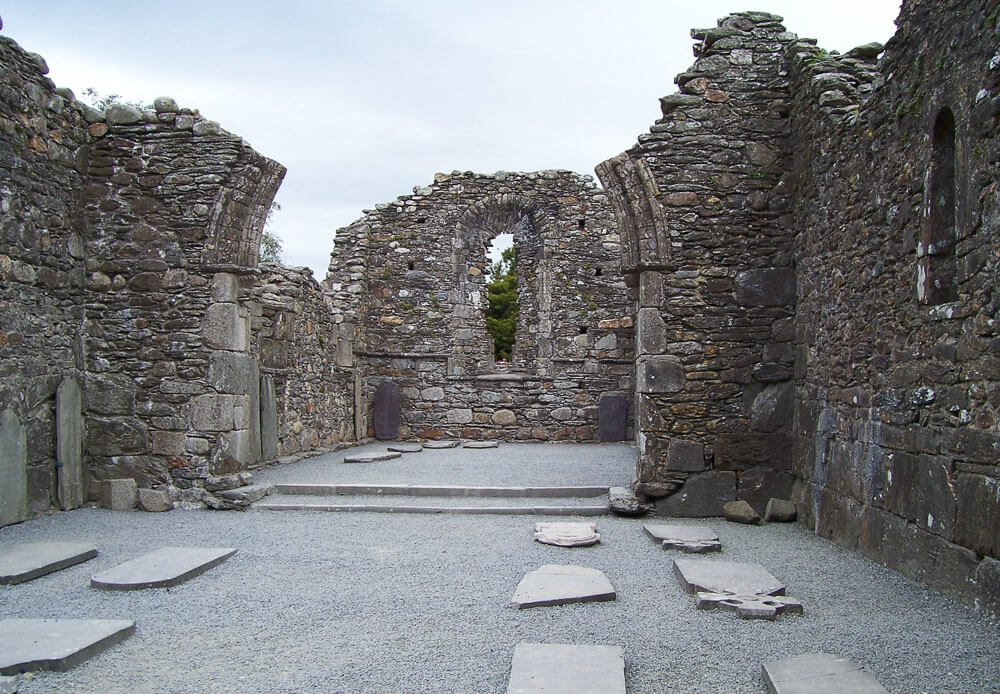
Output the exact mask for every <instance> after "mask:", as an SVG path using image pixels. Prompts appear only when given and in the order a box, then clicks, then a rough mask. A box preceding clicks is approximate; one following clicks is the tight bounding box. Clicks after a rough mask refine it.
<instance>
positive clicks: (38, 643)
mask: <svg viewBox="0 0 1000 694" xmlns="http://www.w3.org/2000/svg"><path fill="white" fill-rule="evenodd" d="M134 631H135V622H133V621H132V620H128V619H3V620H0V675H15V674H17V673H19V672H28V671H31V670H68V669H69V668H71V667H73V666H74V665H77V664H78V663H82V662H83V661H84V660H87V659H88V658H91V657H93V656H95V655H97V654H98V653H100V652H101V651H104V650H106V649H108V648H110V647H111V646H113V645H115V644H116V643H121V642H122V641H124V640H125V639H126V638H128V637H129V636H131V635H132V632H134Z"/></svg>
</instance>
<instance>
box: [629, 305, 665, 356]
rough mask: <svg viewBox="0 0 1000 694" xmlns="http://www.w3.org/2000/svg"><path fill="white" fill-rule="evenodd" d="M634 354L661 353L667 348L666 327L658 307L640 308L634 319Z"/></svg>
mask: <svg viewBox="0 0 1000 694" xmlns="http://www.w3.org/2000/svg"><path fill="white" fill-rule="evenodd" d="M635 328H636V333H635V341H636V344H635V347H636V355H637V356H640V357H643V356H647V355H659V354H663V353H664V352H665V351H666V350H667V327H666V325H665V324H664V322H663V316H662V315H660V309H658V308H640V309H639V312H638V313H637V314H636V321H635Z"/></svg>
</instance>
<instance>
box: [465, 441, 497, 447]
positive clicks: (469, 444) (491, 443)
mask: <svg viewBox="0 0 1000 694" xmlns="http://www.w3.org/2000/svg"><path fill="white" fill-rule="evenodd" d="M499 445H500V442H499V441H466V442H465V443H463V444H462V448H496V447H498V446H499Z"/></svg>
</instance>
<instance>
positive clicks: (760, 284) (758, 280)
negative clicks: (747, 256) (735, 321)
mask: <svg viewBox="0 0 1000 694" xmlns="http://www.w3.org/2000/svg"><path fill="white" fill-rule="evenodd" d="M736 300H737V301H739V302H740V304H741V305H743V306H787V305H790V304H794V303H795V270H793V269H791V268H785V267H769V268H756V269H753V270H744V271H743V272H741V273H739V274H738V275H736Z"/></svg>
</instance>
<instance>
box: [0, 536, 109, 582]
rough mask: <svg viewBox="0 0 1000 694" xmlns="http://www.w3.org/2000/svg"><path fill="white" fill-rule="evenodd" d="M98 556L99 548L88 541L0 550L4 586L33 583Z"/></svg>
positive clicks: (1, 579)
mask: <svg viewBox="0 0 1000 694" xmlns="http://www.w3.org/2000/svg"><path fill="white" fill-rule="evenodd" d="M96 556H97V547H95V546H94V545H92V544H89V543H87V542H25V543H22V544H19V545H11V546H9V547H0V584H4V583H8V584H12V583H23V582H24V581H30V580H31V579H33V578H38V577H39V576H44V575H45V574H49V573H52V572H53V571H59V570H60V569H65V568H66V567H68V566H73V565H74V564H79V563H80V562H84V561H87V560H88V559H93V558H94V557H96Z"/></svg>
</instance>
